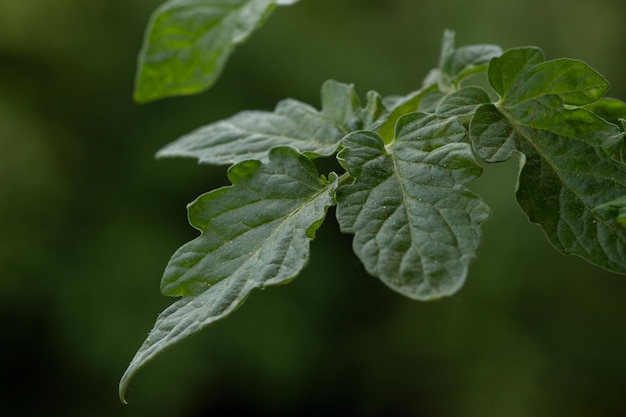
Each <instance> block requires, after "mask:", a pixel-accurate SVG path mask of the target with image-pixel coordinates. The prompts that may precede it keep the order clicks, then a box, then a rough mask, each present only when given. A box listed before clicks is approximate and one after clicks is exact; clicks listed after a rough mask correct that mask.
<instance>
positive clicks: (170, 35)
mask: <svg viewBox="0 0 626 417" xmlns="http://www.w3.org/2000/svg"><path fill="white" fill-rule="evenodd" d="M295 2H296V1H285V0H283V1H276V0H169V1H167V2H166V3H164V4H163V5H162V6H161V7H159V8H158V9H157V10H156V11H155V12H154V13H153V15H152V17H151V19H150V23H149V24H148V28H147V31H146V35H145V39H144V44H143V47H142V49H141V52H140V55H139V66H138V70H137V79H136V85H135V100H136V101H138V102H147V101H151V100H156V99H159V98H163V97H167V96H172V95H183V94H195V93H198V92H200V91H203V90H205V89H207V88H209V87H211V86H212V85H213V84H214V83H215V81H216V80H217V79H218V77H219V76H220V74H221V72H222V70H223V68H224V65H225V64H226V61H227V60H228V57H229V56H230V54H231V53H232V51H233V50H234V48H235V47H236V46H237V45H238V44H240V43H242V42H243V41H245V40H246V39H247V38H248V37H249V36H250V35H251V34H252V32H254V30H256V29H257V28H258V27H260V26H261V25H262V24H263V23H264V21H265V20H266V19H267V17H268V16H269V14H270V12H271V11H272V10H273V9H274V7H275V6H276V5H277V4H279V5H289V4H292V3H295Z"/></svg>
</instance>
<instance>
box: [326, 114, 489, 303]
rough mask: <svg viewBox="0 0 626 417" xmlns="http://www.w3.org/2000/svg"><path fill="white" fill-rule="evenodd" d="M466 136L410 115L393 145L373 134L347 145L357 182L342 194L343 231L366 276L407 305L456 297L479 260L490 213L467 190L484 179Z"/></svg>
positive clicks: (444, 123) (450, 125)
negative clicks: (483, 229)
mask: <svg viewBox="0 0 626 417" xmlns="http://www.w3.org/2000/svg"><path fill="white" fill-rule="evenodd" d="M465 136H466V131H465V129H464V128H463V126H462V125H461V123H460V122H459V121H458V120H457V119H456V118H448V119H439V118H437V117H436V116H434V115H426V114H424V113H411V114H408V115H406V116H403V117H402V118H401V119H400V120H399V121H398V124H397V129H396V135H395V139H394V140H393V141H392V142H391V143H390V144H389V145H386V146H385V144H384V143H383V140H382V138H381V137H380V136H379V135H378V134H377V133H375V132H370V131H358V132H355V133H353V134H351V135H349V136H347V137H346V138H345V139H344V141H343V145H344V146H345V149H344V150H343V151H342V152H341V153H340V158H341V159H342V161H343V164H344V165H345V166H347V168H348V170H349V172H350V174H351V175H352V176H353V177H355V181H354V183H353V184H349V185H345V186H342V187H340V188H339V190H338V194H337V198H338V205H337V219H338V221H339V225H340V227H341V230H342V231H343V232H346V233H352V234H354V235H355V236H354V242H353V247H354V250H355V252H356V254H357V256H358V257H359V258H360V259H361V261H362V262H363V264H364V265H365V268H366V270H367V271H368V272H369V273H370V274H372V275H374V276H377V277H379V278H380V279H381V280H382V281H383V282H384V283H385V284H386V285H388V286H389V287H390V288H392V289H394V290H396V291H398V292H400V293H401V294H404V295H406V296H407V297H410V298H414V299H420V300H430V299H436V298H440V297H443V296H447V295H451V294H453V293H454V292H456V291H457V290H458V289H459V288H460V287H461V285H462V284H463V282H464V280H465V277H466V275H467V269H468V265H469V263H470V262H471V260H472V259H474V257H475V256H476V251H477V249H478V246H479V244H480V241H481V235H482V234H481V230H480V226H479V225H480V223H482V222H483V221H484V220H485V219H486V218H487V217H488V216H489V208H488V207H487V205H486V204H485V203H484V202H483V200H482V199H481V198H480V197H478V196H477V195H476V194H474V193H472V192H471V191H469V190H468V189H467V188H466V187H465V186H464V185H463V184H465V183H467V182H469V181H471V180H473V179H475V178H477V177H478V176H479V175H480V173H481V167H480V166H479V165H478V164H477V163H476V161H475V159H474V157H473V156H472V152H471V148H470V146H469V144H467V143H463V142H461V141H462V140H463V139H464V138H465Z"/></svg>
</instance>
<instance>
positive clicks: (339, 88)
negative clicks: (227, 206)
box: [157, 81, 361, 165]
mask: <svg viewBox="0 0 626 417" xmlns="http://www.w3.org/2000/svg"><path fill="white" fill-rule="evenodd" d="M360 111H361V110H360V108H359V106H358V98H356V94H355V93H354V89H353V87H352V86H351V85H347V84H342V83H338V82H336V81H327V82H326V83H324V85H323V86H322V111H321V112H320V111H318V110H316V109H315V108H313V107H311V106H309V105H308V104H304V103H301V102H299V101H296V100H290V99H288V100H283V101H281V102H280V103H279V104H278V105H277V106H276V109H275V110H274V111H273V112H265V111H245V112H242V113H239V114H237V115H235V116H233V117H230V118H228V119H226V120H222V121H218V122H215V123H212V124H209V125H207V126H204V127H201V128H199V129H197V130H195V131H193V132H191V133H190V134H187V135H185V136H182V137H180V138H179V139H177V140H176V141H174V142H172V143H171V144H169V145H167V146H166V147H164V148H163V149H161V150H160V151H159V152H158V153H157V157H181V156H182V157H193V158H198V160H199V162H201V163H207V164H216V165H221V164H232V163H236V162H240V161H244V160H248V159H258V160H262V161H265V160H267V153H268V151H269V150H270V149H271V148H273V147H275V146H291V147H294V148H296V149H298V150H299V151H300V152H303V153H306V154H307V155H309V156H312V157H313V156H329V155H332V154H333V153H334V152H335V151H336V149H337V146H338V145H339V142H340V140H341V138H342V137H343V136H344V135H345V134H346V133H348V132H349V131H350V130H351V128H352V126H353V125H354V124H358V123H360V121H359V114H360Z"/></svg>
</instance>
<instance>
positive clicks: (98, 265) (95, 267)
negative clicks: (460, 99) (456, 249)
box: [0, 0, 626, 417]
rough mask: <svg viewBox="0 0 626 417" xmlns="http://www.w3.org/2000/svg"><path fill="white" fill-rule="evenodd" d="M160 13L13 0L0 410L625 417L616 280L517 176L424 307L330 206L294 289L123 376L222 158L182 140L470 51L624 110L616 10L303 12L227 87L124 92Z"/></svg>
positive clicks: (365, 3)
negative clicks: (453, 277)
mask: <svg viewBox="0 0 626 417" xmlns="http://www.w3.org/2000/svg"><path fill="white" fill-rule="evenodd" d="M160 3H161V2H160V1H158V0H89V1H84V0H56V1H50V0H28V1H23V0H3V1H2V2H0V236H1V239H0V326H1V328H0V372H1V373H0V375H1V376H0V378H1V383H2V387H0V400H1V401H0V414H1V415H3V416H11V417H12V416H20V417H23V416H43V415H45V416H48V417H54V416H63V417H72V416H81V417H86V416H89V417H91V416H93V417H100V416H103V417H104V416H106V417H111V416H137V417H142V416H151V417H160V416H180V417H200V416H209V415H210V416H232V415H237V416H287V415H299V416H308V415H311V416H313V415H324V414H329V413H334V414H335V415H344V416H391V415H393V416H426V417H448V416H455V417H474V416H481V417H485V416H487V417H489V416H494V417H495V416H499V417H501V416H507V417H518V416H519V417H523V416H533V417H542V416H546V417H547V416H557V415H560V416H565V415H567V416H570V417H576V416H622V415H623V412H624V411H623V410H624V400H625V397H624V392H626V355H625V354H624V353H625V352H626V302H625V298H626V277H623V276H618V275H614V274H610V273H607V272H604V271H602V270H599V269H597V268H595V267H592V266H590V265H587V264H586V263H584V262H583V261H581V260H579V259H577V258H573V257H564V256H562V255H560V254H558V253H557V252H556V251H555V250H554V249H552V247H551V246H550V245H549V244H548V243H547V241H546V240H545V238H544V237H543V235H542V233H541V231H540V230H539V229H538V227H536V226H534V225H531V224H529V223H528V221H527V220H526V218H525V217H524V215H523V214H522V213H521V211H520V210H519V209H518V208H517V206H516V203H515V201H514V199H513V193H514V184H515V175H516V171H517V163H516V162H515V161H509V162H507V163H505V164H503V165H498V166H488V167H486V170H485V175H484V176H483V177H482V178H481V179H480V180H479V181H478V182H476V183H475V184H474V185H473V187H474V188H475V189H476V190H477V191H479V192H480V193H482V195H483V196H484V197H485V199H486V200H487V202H488V203H489V204H490V205H491V207H492V209H493V217H492V218H491V219H490V220H489V221H488V222H487V223H486V224H485V226H484V234H485V236H484V244H483V246H482V248H481V250H480V255H479V259H478V260H477V261H476V262H475V263H474V264H473V265H472V268H471V271H470V274H469V277H468V281H467V283H466V285H465V287H464V288H463V289H462V290H461V291H460V292H459V293H458V294H457V295H455V296H454V297H451V298H448V299H445V300H442V301H438V302H433V303H418V302H414V301H410V300H408V299H405V298H403V297H401V296H400V295H397V294H395V293H392V292H391V291H390V290H388V289H387V288H386V287H384V286H383V285H382V284H380V283H379V282H378V281H377V280H376V279H374V278H371V277H369V276H367V275H366V274H365V273H364V272H363V268H362V267H361V266H360V264H359V262H358V260H357V259H356V257H355V256H354V255H353V254H352V252H351V249H350V244H351V239H350V237H349V236H342V235H340V234H339V233H338V232H337V227H336V223H335V220H334V218H333V213H332V212H331V213H330V215H329V217H328V219H327V222H326V223H325V225H324V226H323V227H322V229H321V230H320V231H319V233H318V238H317V239H316V241H315V242H314V244H313V246H312V251H313V257H312V261H311V264H310V265H309V266H308V268H307V269H306V271H305V272H304V273H303V274H302V275H301V276H300V277H298V278H297V279H296V280H295V281H294V282H293V283H291V284H290V285H287V286H284V287H279V288H271V289H268V290H266V291H264V292H262V293H255V294H253V295H252V296H251V298H250V299H249V300H248V301H247V302H246V304H245V305H244V306H243V307H242V308H241V309H240V310H239V311H237V312H236V313H235V314H234V315H233V316H231V317H230V318H228V319H227V320H225V321H223V322H221V323H218V324H216V325H214V326H213V327H211V328H209V329H207V330H206V331H204V332H203V333H202V334H201V335H199V336H196V337H194V338H193V339H191V340H189V341H188V342H186V343H184V344H183V345H180V346H178V347H176V348H175V349H173V350H171V351H169V352H167V353H166V354H164V355H162V356H161V357H159V359H158V360H156V361H155V362H153V363H152V364H150V365H149V366H148V367H147V368H145V370H143V371H142V372H141V373H140V375H139V376H138V377H137V378H136V379H135V380H134V381H133V382H132V384H131V388H130V390H129V392H128V400H129V402H130V405H127V406H123V405H121V404H120V402H119V400H118V398H117V384H118V380H119V377H120V376H121V375H122V373H123V371H124V369H125V367H126V366H127V364H128V363H129V361H130V359H131V357H132V356H133V354H134V352H135V350H136V349H137V348H138V347H139V345H140V344H141V342H142V341H143V339H144V338H145V336H146V335H147V332H148V330H149V329H150V328H151V326H152V324H153V323H154V319H155V317H156V315H157V314H158V313H159V312H160V311H161V310H162V309H163V308H165V307H166V306H167V305H169V304H170V303H171V302H172V300H171V299H168V298H166V297H163V296H161V294H160V293H159V280H160V276H161V273H162V271H163V268H164V267H165V265H166V263H167V260H168V259H169V257H170V255H171V254H172V253H173V252H174V250H175V249H176V248H178V246H180V245H181V244H183V243H184V242H186V241H187V240H189V239H191V238H193V237H195V236H196V232H195V231H194V230H193V229H192V228H191V227H189V226H188V225H187V222H186V211H185V205H186V204H187V203H188V202H190V201H192V200H193V199H194V198H195V197H196V196H197V195H199V194H201V193H203V192H205V191H208V190H210V189H213V188H215V187H217V186H221V185H224V184H226V176H225V171H224V169H222V168H212V167H206V166H199V165H196V163H195V162H194V161H192V160H162V161H156V160H155V159H154V157H153V155H154V152H155V151H156V150H158V149H159V148H160V147H161V146H163V145H165V144H167V143H168V142H170V141H172V140H174V139H175V138H176V137H178V136H179V135H181V134H184V133H187V132H188V131H190V130H192V129H194V128H196V127H198V126H200V125H203V124H206V123H209V122H211V121H214V120H217V119H220V118H223V117H227V116H229V115H231V114H233V113H235V112H237V111H240V110H244V109H271V108H273V106H274V105H275V103H276V102H277V101H278V100H280V99H282V98H285V97H293V98H296V99H299V100H302V101H305V102H309V103H312V104H314V105H316V106H318V105H319V96H318V94H319V86H320V85H321V83H322V82H323V81H324V80H325V79H328V78H334V79H337V80H339V81H344V82H353V83H355V84H356V88H357V89H358V91H360V92H361V94H363V95H364V93H365V92H366V91H367V90H370V89H374V90H377V91H379V92H380V93H381V94H383V95H390V94H405V93H407V92H409V91H411V90H413V89H415V88H416V87H418V86H419V85H420V83H421V80H422V77H423V76H424V75H425V74H426V72H427V71H428V69H430V68H431V67H432V66H434V65H435V64H436V62H437V58H438V49H439V44H440V38H441V35H442V32H443V30H444V29H446V28H450V29H454V30H456V32H457V43H458V44H471V43H497V44H500V45H501V46H503V47H504V48H509V47H515V46H523V45H537V46H540V47H542V48H543V49H544V51H545V52H546V55H547V57H548V58H557V57H562V56H566V57H572V58H579V59H583V60H585V61H587V62H588V63H590V64H591V65H592V66H593V67H595V68H596V69H597V70H599V71H600V72H601V73H603V74H604V75H605V76H606V77H607V78H608V79H609V80H610V81H611V83H612V87H611V90H610V93H609V94H610V95H612V96H616V97H620V98H622V99H624V98H626V78H625V77H624V64H625V63H626V26H625V25H624V24H623V23H624V17H625V16H626V2H624V1H623V0H596V1H593V2H591V1H582V0H497V1H496V0H473V1H471V0H470V1H467V0H437V1H430V2H426V1H415V0H387V1H380V0H378V1H374V0H342V1H337V0H315V1H314V0H302V1H301V2H300V3H299V4H297V5H295V6H293V7H288V8H281V9H280V10H278V11H276V12H275V13H274V15H273V16H272V17H271V18H270V20H269V21H268V22H267V23H266V25H265V26H264V28H263V29H262V30H261V31H260V32H258V33H256V34H255V35H254V36H253V37H252V38H251V40H250V41H249V42H248V43H246V44H245V45H243V46H241V47H240V48H239V49H238V50H237V51H236V53H235V55H234V56H233V58H232V59H231V61H230V62H229V64H228V66H227V69H226V73H225V74H224V75H223V77H222V79H221V80H220V81H219V83H218V84H217V86H216V87H214V88H213V89H211V90H210V91H209V92H207V93H204V94H202V95H198V96H194V97H183V98H172V99H167V100H162V101H158V102H155V103H151V104H147V105H141V106H140V105H136V104H134V103H133V102H132V100H131V95H132V89H133V78H134V71H135V64H136V55H137V52H138V50H139V48H140V46H141V41H142V35H143V31H144V28H145V26H146V23H147V20H148V17H149V15H150V13H151V12H152V11H153V10H154V9H155V8H156V7H157V6H158V5H159V4H160Z"/></svg>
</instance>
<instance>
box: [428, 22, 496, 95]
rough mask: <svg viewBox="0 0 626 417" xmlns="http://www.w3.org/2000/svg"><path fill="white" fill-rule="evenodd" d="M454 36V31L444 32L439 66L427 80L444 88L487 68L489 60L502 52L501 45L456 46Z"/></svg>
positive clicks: (451, 86)
mask: <svg viewBox="0 0 626 417" xmlns="http://www.w3.org/2000/svg"><path fill="white" fill-rule="evenodd" d="M454 38H455V33H454V31H451V30H446V31H445V32H444V35H443V41H442V45H441V54H440V57H439V68H437V69H436V70H434V71H432V72H431V74H430V75H429V76H428V77H427V80H428V81H427V82H433V83H434V82H436V83H438V84H439V87H440V88H441V89H442V90H449V89H450V88H455V87H456V86H457V85H458V84H459V83H460V82H461V80H463V79H464V78H466V77H468V76H469V75H472V74H474V73H476V72H482V71H484V70H486V69H487V64H488V63H489V61H490V60H491V59H492V58H494V57H497V56H499V55H500V54H501V53H502V49H501V48H500V47H499V46H497V45H490V44H477V45H465V46H460V47H456V46H455V40H454Z"/></svg>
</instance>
